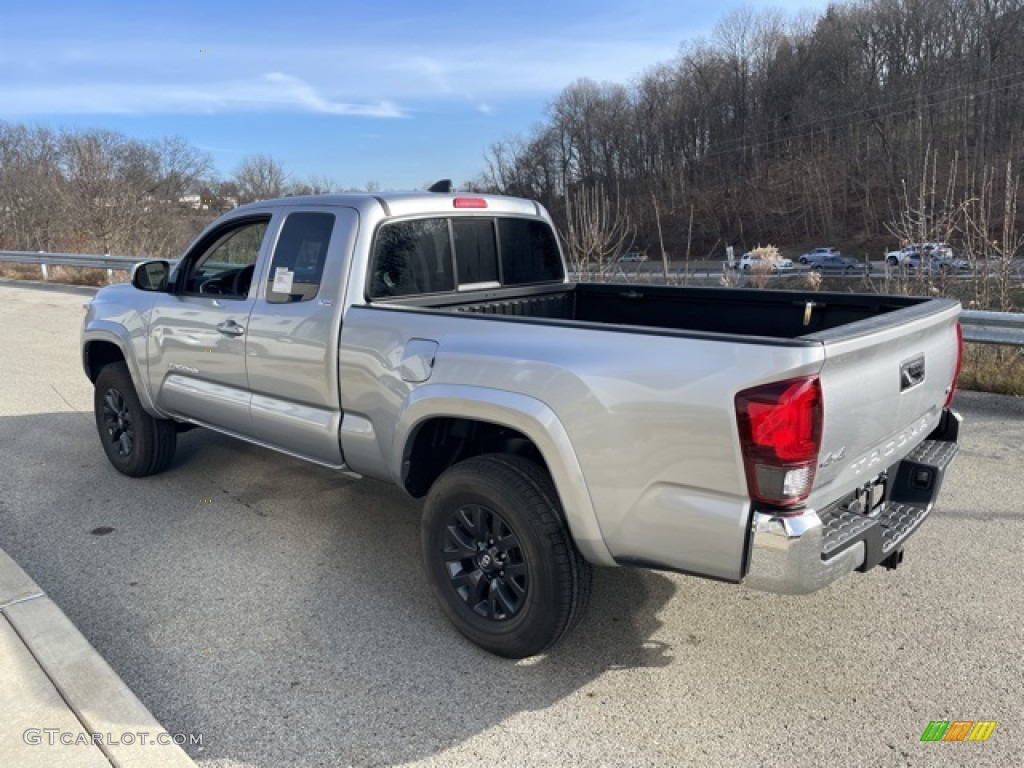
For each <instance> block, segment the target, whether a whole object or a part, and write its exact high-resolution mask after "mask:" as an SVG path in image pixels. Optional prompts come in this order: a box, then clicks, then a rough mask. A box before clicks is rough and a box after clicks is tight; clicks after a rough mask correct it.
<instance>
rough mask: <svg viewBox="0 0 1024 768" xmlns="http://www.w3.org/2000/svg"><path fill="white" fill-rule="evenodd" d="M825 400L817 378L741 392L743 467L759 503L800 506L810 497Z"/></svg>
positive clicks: (738, 415)
mask: <svg viewBox="0 0 1024 768" xmlns="http://www.w3.org/2000/svg"><path fill="white" fill-rule="evenodd" d="M823 413H824V404H823V402H822V396H821V382H820V380H819V379H818V377H817V376H805V377H802V378H799V379H789V380H787V381H778V382H774V383H772V384H764V385H762V386H759V387H753V388H752V389H745V390H743V391H742V392H740V393H739V394H738V395H736V421H737V423H738V425H739V432H740V447H741V449H742V451H743V465H744V468H745V470H746V473H747V485H748V487H749V489H750V495H751V497H752V498H753V499H754V500H755V501H759V502H762V503H764V504H771V505H773V506H778V507H795V506H797V505H799V504H802V503H803V502H804V501H806V500H807V496H808V495H809V494H810V492H811V486H812V485H813V484H814V470H815V467H816V466H817V464H818V449H819V448H820V447H821V423H822V416H823Z"/></svg>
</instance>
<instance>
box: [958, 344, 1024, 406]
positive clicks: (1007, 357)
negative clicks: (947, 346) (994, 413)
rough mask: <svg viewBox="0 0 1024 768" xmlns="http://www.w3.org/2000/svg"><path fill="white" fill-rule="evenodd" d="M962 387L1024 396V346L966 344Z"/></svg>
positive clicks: (961, 374) (961, 380)
mask: <svg viewBox="0 0 1024 768" xmlns="http://www.w3.org/2000/svg"><path fill="white" fill-rule="evenodd" d="M960 388H961V389H974V390H977V391H979V392H995V393H996V394H999V395H1017V396H1022V395H1024V349H1022V348H1019V347H1004V346H997V345H993V344H964V357H963V368H962V369H961V371H960Z"/></svg>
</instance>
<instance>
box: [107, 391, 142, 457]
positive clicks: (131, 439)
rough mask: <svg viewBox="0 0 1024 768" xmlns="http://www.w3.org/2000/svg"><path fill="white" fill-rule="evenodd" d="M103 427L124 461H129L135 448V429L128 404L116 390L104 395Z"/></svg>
mask: <svg viewBox="0 0 1024 768" xmlns="http://www.w3.org/2000/svg"><path fill="white" fill-rule="evenodd" d="M103 426H104V428H105V429H106V430H107V439H108V440H109V441H110V444H111V446H112V447H113V448H114V450H115V451H117V455H118V456H120V457H121V458H122V459H128V458H130V457H131V455H132V450H133V449H134V448H135V429H134V427H133V426H132V415H131V413H129V411H128V404H127V403H126V402H125V400H124V395H122V394H121V393H120V392H119V391H118V390H116V389H113V388H111V389H108V390H107V391H106V392H105V393H104V395H103Z"/></svg>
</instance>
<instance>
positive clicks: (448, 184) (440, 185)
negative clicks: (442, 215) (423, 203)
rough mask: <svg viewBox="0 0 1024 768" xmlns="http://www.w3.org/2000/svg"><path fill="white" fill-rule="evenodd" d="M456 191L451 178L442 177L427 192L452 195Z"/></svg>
mask: <svg viewBox="0 0 1024 768" xmlns="http://www.w3.org/2000/svg"><path fill="white" fill-rule="evenodd" d="M454 191H455V185H454V184H452V180H451V179H441V180H440V181H438V182H435V183H434V184H432V185H431V187H430V189H428V190H427V192H440V193H441V194H442V195H450V194H451V193H452V192H454Z"/></svg>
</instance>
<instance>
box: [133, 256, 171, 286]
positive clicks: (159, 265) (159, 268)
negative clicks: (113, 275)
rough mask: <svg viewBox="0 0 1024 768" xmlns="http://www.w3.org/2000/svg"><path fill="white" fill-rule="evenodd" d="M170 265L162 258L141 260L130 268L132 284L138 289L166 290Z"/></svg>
mask: <svg viewBox="0 0 1024 768" xmlns="http://www.w3.org/2000/svg"><path fill="white" fill-rule="evenodd" d="M170 274H171V265H170V263H169V262H167V261H164V260H163V259H161V260H158V261H143V262H142V263H140V264H136V265H135V267H134V269H132V285H133V286H135V287H136V288H138V289H139V290H140V291H166V290H167V278H168V276H169V275H170Z"/></svg>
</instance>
